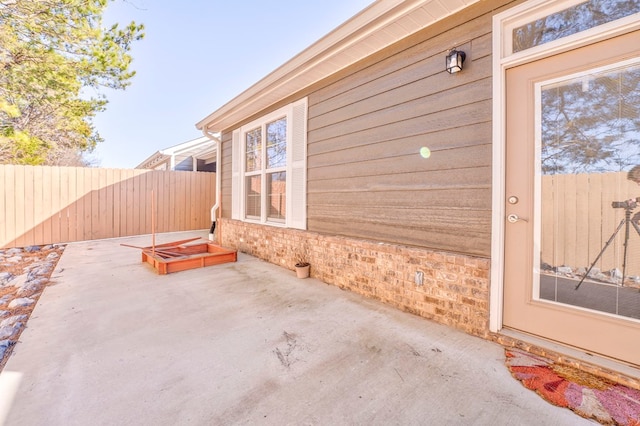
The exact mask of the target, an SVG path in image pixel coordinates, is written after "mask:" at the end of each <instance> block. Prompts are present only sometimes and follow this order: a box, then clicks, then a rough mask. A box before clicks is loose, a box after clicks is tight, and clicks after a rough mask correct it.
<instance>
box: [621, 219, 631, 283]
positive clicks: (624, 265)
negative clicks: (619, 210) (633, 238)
mask: <svg viewBox="0 0 640 426" xmlns="http://www.w3.org/2000/svg"><path fill="white" fill-rule="evenodd" d="M624 216H625V218H624V222H625V227H624V254H623V257H622V280H621V281H620V287H624V277H626V276H627V246H628V244H629V222H631V210H630V209H626V211H625V213H624Z"/></svg>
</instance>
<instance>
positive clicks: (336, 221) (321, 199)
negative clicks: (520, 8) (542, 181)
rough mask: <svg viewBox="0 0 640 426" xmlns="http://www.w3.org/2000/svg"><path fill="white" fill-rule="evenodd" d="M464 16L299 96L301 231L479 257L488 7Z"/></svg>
mask: <svg viewBox="0 0 640 426" xmlns="http://www.w3.org/2000/svg"><path fill="white" fill-rule="evenodd" d="M456 19H458V20H459V17H458V18H456ZM456 19H454V20H452V22H453V21H455V20H456ZM468 19H469V20H468V22H467V23H466V24H464V25H461V26H459V27H456V28H454V29H453V30H451V31H445V32H442V33H440V34H432V33H431V32H430V31H429V29H427V30H425V31H423V32H422V36H423V39H422V40H416V44H415V45H413V46H406V47H405V49H403V50H400V51H398V50H397V49H396V50H393V49H391V51H394V52H395V53H394V54H392V55H389V54H388V56H385V55H384V53H383V54H381V55H380V57H379V60H378V61H377V63H374V64H371V65H369V66H367V67H365V68H363V69H361V70H359V71H355V72H353V73H352V74H350V75H347V76H344V77H343V78H341V79H340V80H338V81H334V82H332V83H331V84H328V85H327V86H326V87H323V88H321V89H319V90H317V91H316V92H314V93H312V94H311V95H310V96H309V101H310V102H309V104H310V105H311V106H310V108H309V127H308V186H307V191H308V198H307V202H308V213H307V214H308V227H309V230H311V231H317V232H325V233H331V234H338V235H345V236H351V237H359V238H366V239H371V240H380V241H388V242H396V243H400V244H409V245H418V246H423V247H429V248H435V249H441V250H448V251H454V252H461V253H468V254H474V255H484V256H489V254H490V250H491V153H492V148H491V113H492V101H491V95H492V92H491V33H490V30H491V16H490V14H483V15H481V16H479V17H473V16H470V15H469V16H468ZM446 25H447V24H446V21H445V22H443V23H442V24H441V25H440V28H441V29H442V28H445V27H446ZM462 35H465V37H464V38H461V37H462ZM460 41H462V44H461V45H459V44H457V43H459V42H460ZM403 43H406V41H403ZM453 46H456V47H458V48H459V49H461V50H464V51H465V52H466V54H467V60H466V62H465V67H464V71H463V72H462V73H459V74H457V75H449V74H448V73H447V72H445V71H444V63H445V60H444V56H445V53H446V51H447V50H448V49H449V48H451V47H453ZM422 147H428V148H429V149H430V150H431V156H430V157H429V158H423V157H421V156H420V154H419V153H420V148H422Z"/></svg>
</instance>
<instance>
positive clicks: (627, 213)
mask: <svg viewBox="0 0 640 426" xmlns="http://www.w3.org/2000/svg"><path fill="white" fill-rule="evenodd" d="M639 198H640V197H639ZM638 201H640V200H639V199H638V198H636V200H635V201H633V202H626V201H624V202H613V203H612V207H614V208H618V207H623V208H624V219H622V220H621V221H620V224H618V227H617V228H616V230H615V231H613V234H611V237H609V240H608V241H607V242H606V243H605V245H604V247H602V250H600V253H598V256H597V257H596V259H595V260H594V261H593V263H592V264H591V266H589V269H588V270H587V272H586V273H585V274H584V276H583V277H582V279H581V280H580V282H579V283H578V285H577V286H576V287H575V289H574V290H577V289H579V288H580V286H581V285H582V283H583V282H584V280H585V279H586V278H587V277H588V276H589V272H591V270H592V269H593V267H594V266H595V264H596V263H598V260H600V258H601V257H602V255H603V254H604V252H605V250H606V249H607V247H609V245H610V244H611V243H612V242H613V240H614V239H615V237H616V235H618V232H620V229H622V225H624V255H623V259H622V281H621V282H620V284H621V285H624V277H625V276H626V274H627V245H628V244H629V224H631V225H632V226H633V228H634V229H635V230H636V232H637V233H638V235H639V236H640V226H638V224H637V223H636V222H634V221H633V220H631V212H632V211H633V209H635V208H636V207H637V205H638V204H637V203H638ZM638 215H640V214H637V215H636V216H638ZM634 219H635V217H634Z"/></svg>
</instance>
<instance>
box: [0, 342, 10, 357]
mask: <svg viewBox="0 0 640 426" xmlns="http://www.w3.org/2000/svg"><path fill="white" fill-rule="evenodd" d="M11 345H13V342H11V341H10V340H8V339H7V340H0V359H2V358H4V354H5V353H6V352H7V349H9V348H10V347H11Z"/></svg>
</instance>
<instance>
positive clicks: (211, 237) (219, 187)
mask: <svg viewBox="0 0 640 426" xmlns="http://www.w3.org/2000/svg"><path fill="white" fill-rule="evenodd" d="M202 133H203V134H204V135H205V136H206V137H207V138H209V139H211V140H212V141H214V142H215V143H216V203H215V204H214V205H213V207H211V230H210V232H209V240H211V241H213V240H214V233H215V229H216V221H217V218H218V209H219V208H220V199H221V194H220V192H221V191H222V185H221V183H220V178H221V176H220V160H221V159H222V156H221V153H220V148H221V145H222V143H221V142H220V138H218V137H216V136H214V135H213V134H211V133H210V132H209V130H207V129H206V128H204V129H202ZM215 235H218V234H215ZM218 243H220V241H218Z"/></svg>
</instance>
